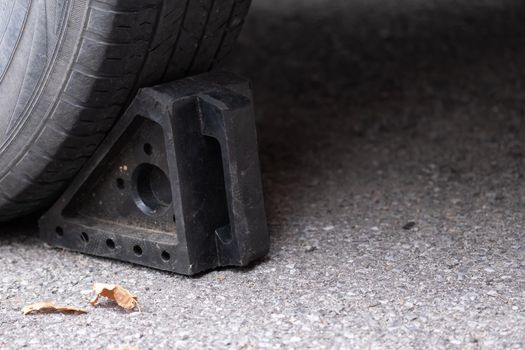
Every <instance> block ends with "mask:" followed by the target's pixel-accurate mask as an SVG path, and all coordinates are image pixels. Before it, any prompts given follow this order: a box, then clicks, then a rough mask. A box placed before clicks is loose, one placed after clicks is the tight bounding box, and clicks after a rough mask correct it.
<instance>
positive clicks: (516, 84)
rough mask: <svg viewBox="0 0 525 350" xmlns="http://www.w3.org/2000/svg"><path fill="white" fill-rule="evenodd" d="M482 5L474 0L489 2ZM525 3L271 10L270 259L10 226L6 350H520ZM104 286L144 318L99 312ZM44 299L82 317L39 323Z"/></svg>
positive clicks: (266, 57)
mask: <svg viewBox="0 0 525 350" xmlns="http://www.w3.org/2000/svg"><path fill="white" fill-rule="evenodd" d="M474 3H475V4H474ZM524 18H525V5H524V4H523V2H522V1H519V0H512V1H511V0H484V1H476V2H473V1H467V0H440V1H437V0H436V1H416V0H404V1H401V0H397V1H396V0H384V1H383V0H352V1H348V0H308V1H307V0H281V1H277V0H255V2H254V6H253V11H252V13H251V14H250V17H249V19H248V20H247V23H246V27H245V31H244V32H243V34H242V36H241V39H240V42H239V45H238V47H237V49H236V50H235V52H233V55H232V57H231V58H230V59H229V61H228V62H227V64H226V65H225V67H226V68H228V69H230V70H234V71H236V72H239V73H241V74H244V75H246V76H248V77H250V78H251V79H252V81H253V87H254V91H255V96H256V108H257V121H258V130H259V144H260V152H261V162H262V169H263V182H264V188H265V196H266V206H267V212H268V223H269V228H270V232H271V252H270V254H269V256H268V257H267V258H266V259H265V260H263V261H261V262H259V263H257V264H254V265H253V266H251V267H249V268H245V269H221V270H219V271H214V272H209V273H207V274H203V275H201V276H198V277H197V278H187V277H182V276H178V275H173V274H170V273H165V272H160V271H155V270H151V269H148V268H144V267H139V266H134V265H130V264H126V263H121V262H115V261H110V260H105V259H99V258H93V257H89V256H84V255H81V254H77V253H73V252H69V251H64V250H59V249H54V248H51V247H48V246H45V245H44V244H43V243H41V242H40V241H39V240H38V239H37V237H36V226H35V224H34V223H32V222H30V220H24V222H22V223H21V222H19V223H12V224H7V225H2V226H1V227H0V266H1V267H0V271H1V273H0V348H2V349H20V348H28V349H107V348H109V347H111V346H114V347H123V346H137V347H138V348H139V349H175V348H178V349H306V348H311V349H524V348H525V210H524V209H525V207H524V204H525V183H524V181H525V180H524V176H525V45H524V43H525V26H524V25H523V19H524ZM94 282H105V283H118V284H121V285H123V286H125V287H127V288H129V289H130V290H131V291H132V292H134V293H135V294H136V295H137V296H138V297H139V301H140V303H141V307H142V312H126V311H123V310H120V309H119V308H117V307H114V305H113V304H111V303H109V302H103V303H102V305H101V307H99V308H92V307H90V306H88V305H87V301H88V300H89V299H90V297H91V295H92V294H91V286H92V284H93V283H94ZM40 300H54V301H56V302H60V303H64V304H72V305H76V306H84V307H86V308H87V309H88V311H89V313H88V314H86V315H58V314H52V315H35V316H23V315H22V313H21V312H20V309H21V308H22V307H23V306H24V305H26V304H29V303H32V302H35V301H40Z"/></svg>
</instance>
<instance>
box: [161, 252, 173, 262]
mask: <svg viewBox="0 0 525 350" xmlns="http://www.w3.org/2000/svg"><path fill="white" fill-rule="evenodd" d="M160 257H161V258H162V260H164V261H169V260H170V258H171V256H170V253H168V252H167V251H165V250H164V251H163V252H162V254H161V255H160Z"/></svg>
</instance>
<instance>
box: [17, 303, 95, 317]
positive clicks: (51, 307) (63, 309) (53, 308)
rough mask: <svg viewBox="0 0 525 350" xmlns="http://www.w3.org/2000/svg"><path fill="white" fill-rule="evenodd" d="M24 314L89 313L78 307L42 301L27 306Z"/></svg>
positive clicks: (23, 310)
mask: <svg viewBox="0 0 525 350" xmlns="http://www.w3.org/2000/svg"><path fill="white" fill-rule="evenodd" d="M22 312H23V313H24V315H27V314H31V313H36V312H42V313H53V312H59V313H66V314H68V313H69V314H71V313H79V314H85V313H87V311H86V310H84V309H80V308H78V307H74V306H62V305H56V304H54V303H51V302H46V301H41V302H38V303H34V304H31V305H27V306H25V307H24V308H23V309H22Z"/></svg>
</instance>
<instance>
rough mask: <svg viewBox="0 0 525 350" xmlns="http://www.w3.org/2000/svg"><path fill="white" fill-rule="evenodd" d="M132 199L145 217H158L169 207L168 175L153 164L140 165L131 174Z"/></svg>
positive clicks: (170, 198) (169, 187)
mask: <svg viewBox="0 0 525 350" xmlns="http://www.w3.org/2000/svg"><path fill="white" fill-rule="evenodd" d="M132 182H133V199H134V201H135V204H136V205H137V207H138V208H139V209H140V210H141V211H142V212H143V213H144V214H147V215H151V216H158V215H162V214H164V213H165V212H166V210H167V209H168V208H169V207H170V206H171V202H172V197H171V183H170V179H169V177H168V175H166V173H165V172H164V171H163V170H162V169H161V168H159V167H158V166H155V165H153V164H147V163H144V164H141V165H139V166H138V167H137V168H136V169H135V171H134V172H133V177H132Z"/></svg>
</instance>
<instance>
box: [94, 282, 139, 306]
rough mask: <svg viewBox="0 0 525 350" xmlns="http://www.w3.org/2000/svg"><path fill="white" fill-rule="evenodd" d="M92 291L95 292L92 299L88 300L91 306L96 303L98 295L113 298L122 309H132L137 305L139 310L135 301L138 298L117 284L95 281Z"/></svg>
mask: <svg viewBox="0 0 525 350" xmlns="http://www.w3.org/2000/svg"><path fill="white" fill-rule="evenodd" d="M93 291H94V292H95V294H96V295H95V297H94V298H93V300H91V301H90V303H91V305H93V306H95V305H97V302H98V299H99V298H100V297H106V298H108V299H110V300H114V301H115V302H116V303H117V304H118V305H119V306H120V307H122V308H123V309H126V310H133V309H134V308H135V307H137V308H138V309H139V311H140V306H139V303H138V301H137V299H138V298H137V297H136V296H135V295H133V294H132V293H131V292H130V291H128V290H127V289H126V288H124V287H122V286H119V285H118V284H105V283H95V284H94V285H93Z"/></svg>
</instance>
